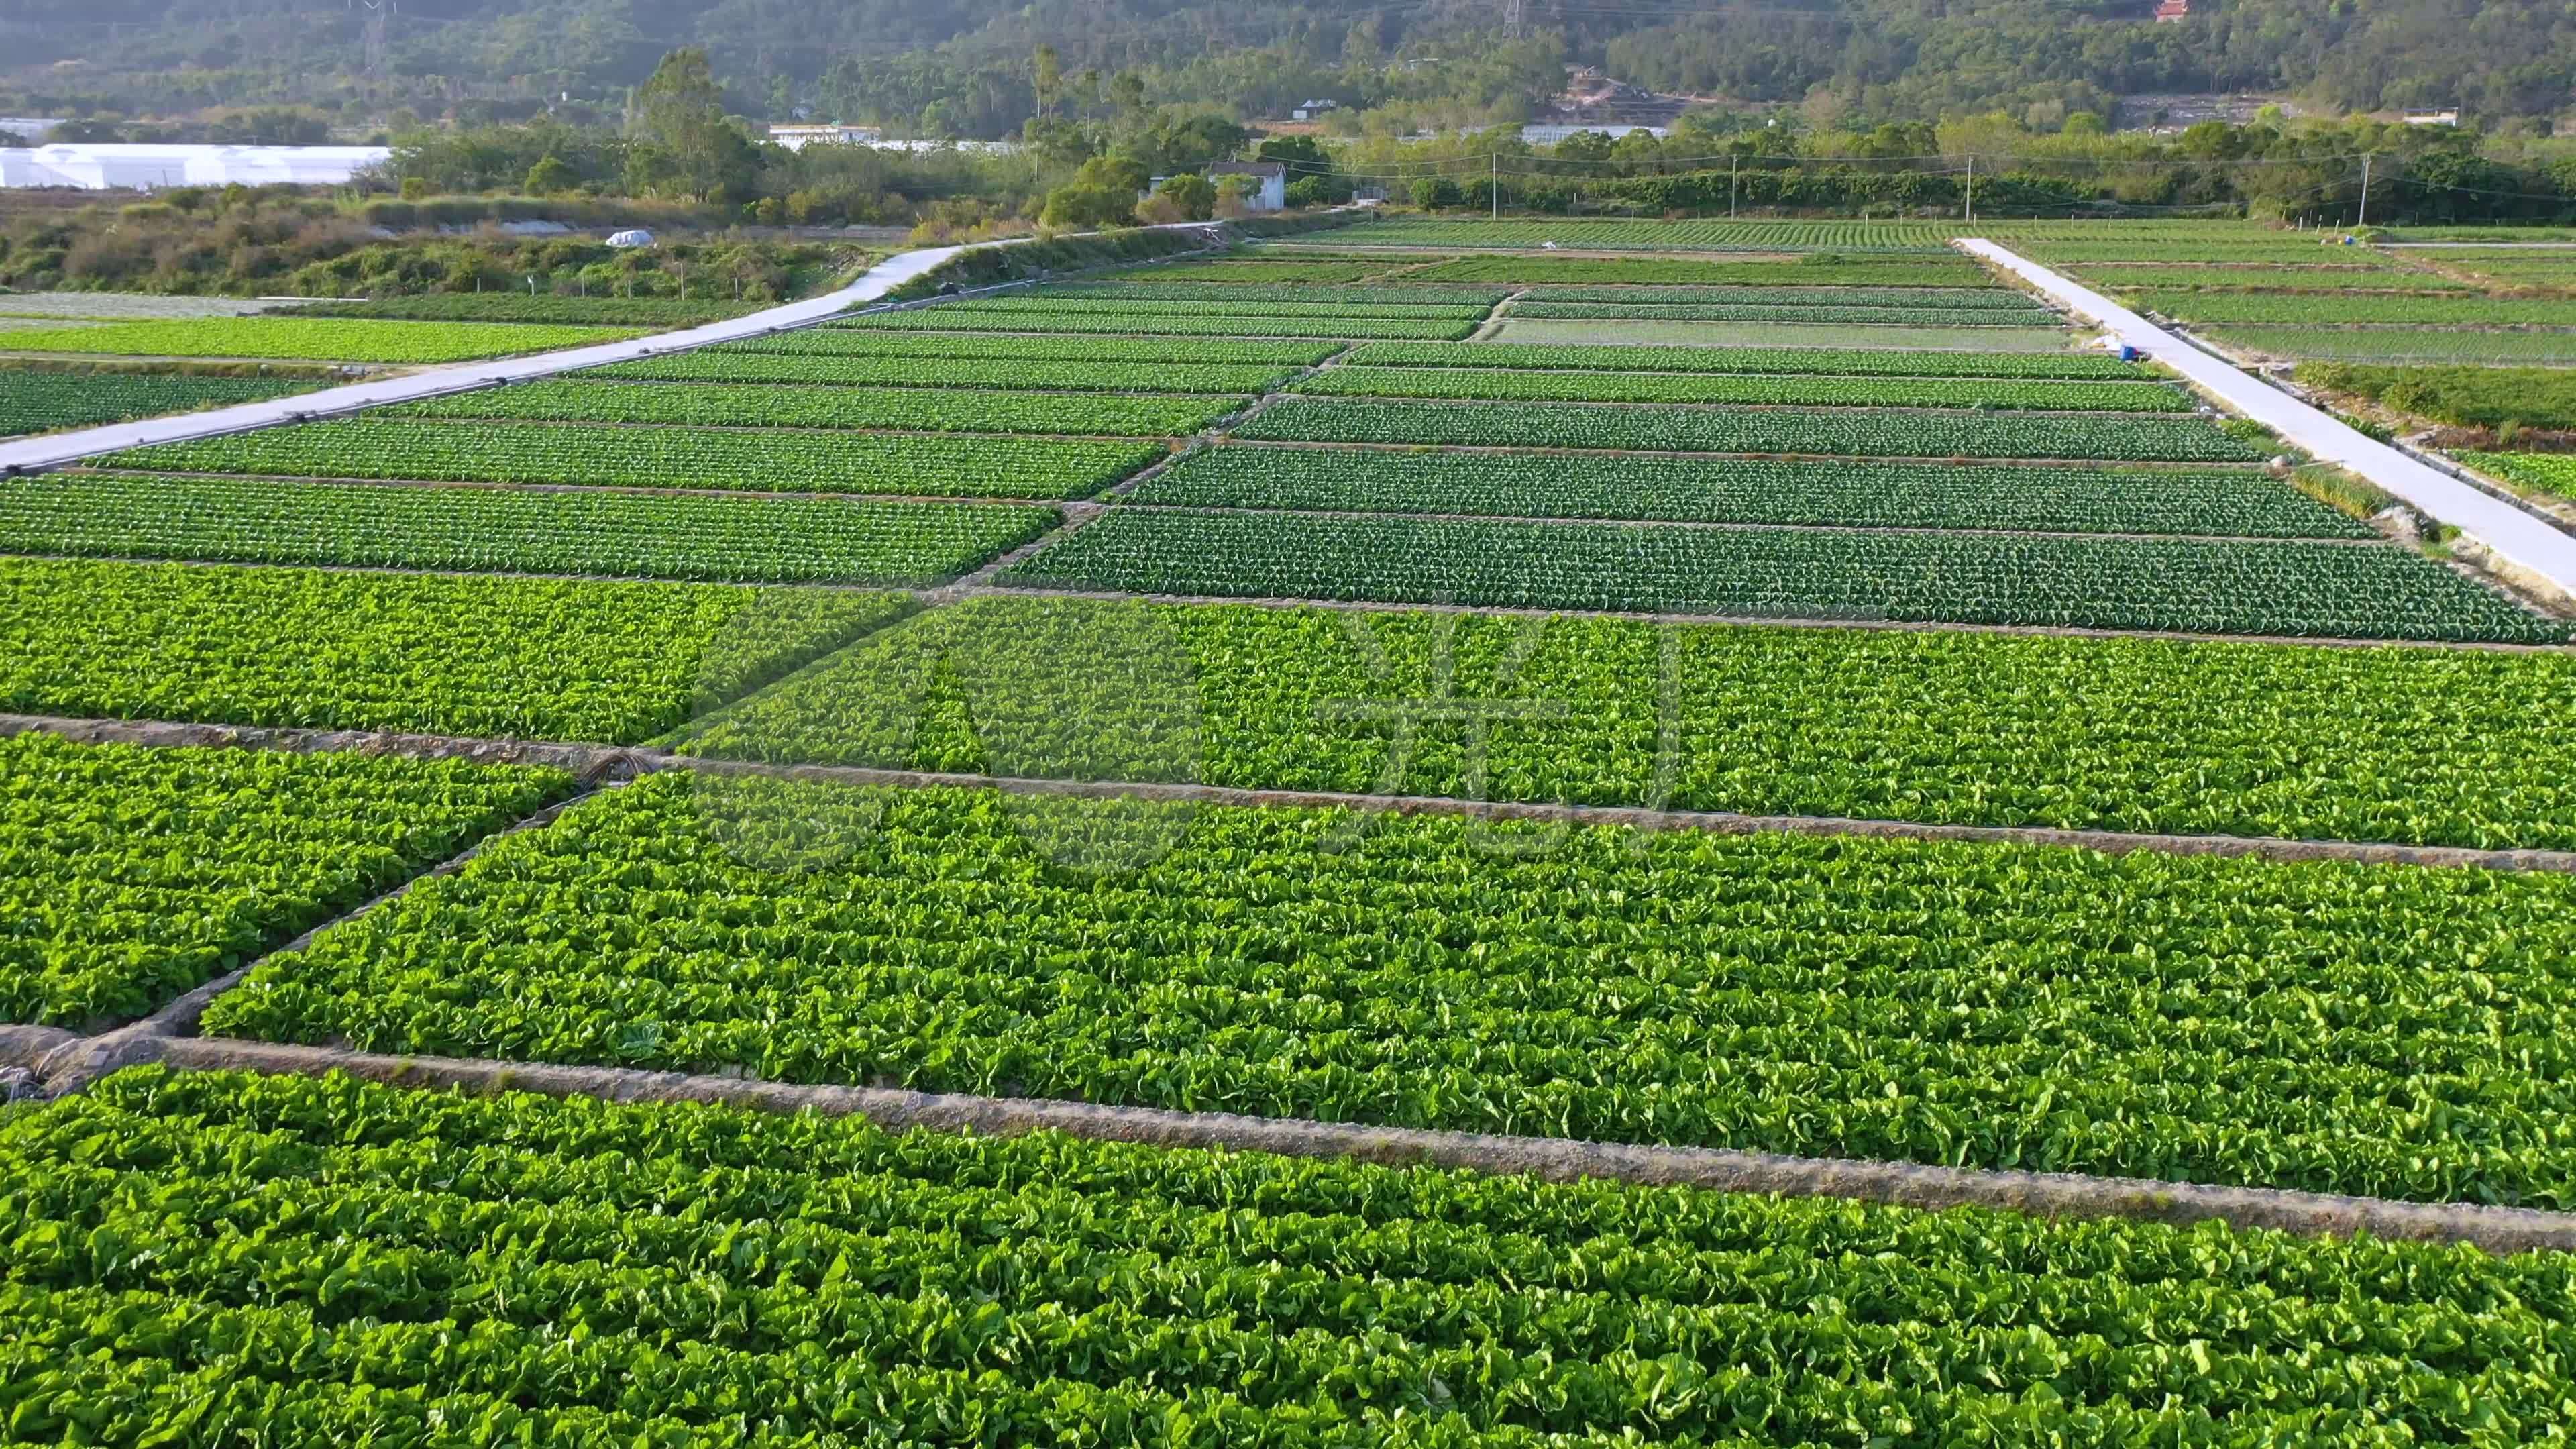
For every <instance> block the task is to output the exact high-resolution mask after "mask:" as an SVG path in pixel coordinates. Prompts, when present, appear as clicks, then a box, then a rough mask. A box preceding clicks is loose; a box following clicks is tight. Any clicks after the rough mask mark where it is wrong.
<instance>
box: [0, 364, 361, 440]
mask: <svg viewBox="0 0 2576 1449" xmlns="http://www.w3.org/2000/svg"><path fill="white" fill-rule="evenodd" d="M313 386H314V383H313V382H312V381H311V380H310V379H304V378H282V377H281V378H263V377H189V376H182V375H180V374H177V373H149V372H125V373H116V372H109V373H99V372H48V371H40V370H37V369H34V368H23V367H12V368H0V437H5V436H8V435H10V434H13V433H39V432H46V431H50V430H51V429H54V428H86V427H95V426H97V425H98V424H100V423H116V422H123V421H125V420H126V419H128V418H148V417H154V416H158V415H159V414H162V413H177V412H187V411H189V410H191V409H194V408H209V407H222V406H224V405H225V404H227V403H238V402H256V401H258V400H259V399H261V398H271V397H285V396H287V395H289V394H290V393H299V392H307V391H310V390H311V389H312V388H313Z"/></svg>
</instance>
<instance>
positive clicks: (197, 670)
mask: <svg viewBox="0 0 2576 1449" xmlns="http://www.w3.org/2000/svg"><path fill="white" fill-rule="evenodd" d="M0 604H5V605H6V607H5V609H0V646H5V647H0V711H8V712H17V713H25V714H55V715H64V714H68V715H87V716H96V717H104V718H111V719H160V720H190V721H204V722H208V723H217V724H259V725H302V726H312V727H317V728H325V729H377V730H409V731H423V732H428V733H437V734H460V735H507V736H515V737H518V738H522V739H540V740H603V741H610V742H619V743H623V742H631V741H635V740H640V739H644V738H647V737H649V736H652V735H655V734H658V733H660V732H662V731H664V730H667V729H670V728H671V727H673V726H675V725H677V724H679V723H681V722H682V721H684V720H686V719H687V718H689V716H690V714H691V712H692V711H693V710H696V709H699V708H703V707H706V706H709V705H713V704H716V703H721V702H722V701H724V700H726V699H730V698H732V697H733V696H735V695H737V694H739V693H742V692H744V691H746V690H748V689H750V688H752V687H754V686H756V685H759V684H761V683H765V682H767V681H768V680H770V679H772V678H775V677H776V676H778V675H779V674H782V673H784V672H786V671H787V670H789V669H792V668H794V667H796V666H797V665H799V664H802V663H804V662H805V661H806V660H808V659H811V658H813V657H815V656H817V655H819V654H822V653H825V652H827V651H829V650H831V649H833V648H835V647H837V646H838V645H840V644H843V643H846V642H847V641H848V640H850V639H852V638H854V637H856V636H858V635H859V634H861V633H864V632H865V631H867V630H868V629H871V628H873V627H876V626H877V625H879V624H882V623H885V622H886V621H888V620H890V619H892V618H895V617H897V616H899V615H900V614H902V613H903V612H904V611H905V609H906V608H908V607H909V604H908V601H907V600H905V599H904V597H903V596H901V595H897V594H862V593H847V592H817V591H806V590H767V591H764V590H755V589H748V588H733V587H725V586H720V585H713V584H658V583H606V582H592V581H586V580H584V581H574V580H552V579H512V578H492V577H475V576H463V577H452V576H445V575H435V574H388V573H354V572H353V573H338V572H325V571H320V570H312V569H223V568H198V567H192V566H188V565H183V564H130V563H111V562H96V563H85V562H71V561H55V560H43V559H5V558H0Z"/></svg>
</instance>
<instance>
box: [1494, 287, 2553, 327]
mask: <svg viewBox="0 0 2576 1449" xmlns="http://www.w3.org/2000/svg"><path fill="white" fill-rule="evenodd" d="M2136 300H2137V302H2138V304H2139V305H2142V306H2144V307H2147V308H2149V309H2151V310H2153V311H2157V312H2162V313H2164V314H2165V315H2167V316H2169V317H2179V318H2181V319H2183V320H2184V321H2186V322H2208V323H2214V324H2219V325H2225V324H2228V323H2239V322H2241V323H2251V324H2255V325H2267V324H2268V325H2296V326H2302V327H2321V326H2339V325H2354V326H2374V325H2375V326H2391V327H2395V326H2411V327H2576V299H2556V298H2546V297H2543V298H2532V297H2408V296H2402V295H2392V294H2387V293H2380V294H2361V293H2349V292H2348V293H2345V294H2342V295H2340V296H2332V297H2310V296H2270V295H2266V294H2264V293H2260V292H2142V293H2139V294H2138V295H2137V298H2136ZM1513 310H1514V311H1519V310H1520V308H1519V307H1518V306H1517V305H1515V306H1514V307H1513Z"/></svg>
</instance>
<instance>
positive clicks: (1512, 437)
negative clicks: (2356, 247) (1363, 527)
mask: <svg viewBox="0 0 2576 1449" xmlns="http://www.w3.org/2000/svg"><path fill="white" fill-rule="evenodd" d="M1234 435H1235V436H1237V437H1242V438H1260V439H1269V440H1276V441H1281V442H1300V443H1436V444H1447V445H1451V446H1470V447H1524V448H1604V449H1609V448H1628V449H1651V450H1656V451H1662V452H1673V453H1793V454H1818V455H1842V456H1848V457H1887V458H2070V459H2104V460H2136V461H2140V462H2171V463H2232V462H2250V461H2252V460H2254V459H2256V458H2259V457H2261V456H2262V454H2260V453H2258V452H2256V451H2255V450H2254V449H2252V448H2249V447H2247V446H2245V445H2244V444H2242V443H2240V442H2237V441H2236V440H2235V439H2234V438H2231V437H2229V436H2227V434H2225V433H2223V432H2220V431H2219V430H2218V429H2216V428H2214V427H2211V426H2210V425H2209V424H2207V423H2205V422H2201V421H2199V420H2198V419H2183V418H2111V417H2104V418H2047V417H1977V416H1970V415H1964V414H1959V413H1940V412H1905V411H1897V410H1888V411H1869V412H1863V411H1858V410H1854V409H1827V410H1819V411H1796V410H1792V409H1788V408H1779V409H1758V410H1757V409H1744V410H1719V409H1716V408H1705V409H1689V410H1685V409H1680V408H1670V409H1666V408H1640V407H1624V406H1613V405H1603V404H1581V403H1565V404H1551V405H1547V406H1541V407H1526V406H1521V405H1518V404H1506V403H1412V402H1342V401H1326V400H1323V399H1320V398H1290V399H1288V400H1286V401H1284V402H1281V403H1279V404H1278V405H1277V406H1274V407H1272V408H1270V409H1269V410H1268V411H1266V412H1263V413H1261V414H1259V415H1258V416H1255V417H1253V418H1252V419H1250V420H1249V421H1247V422H1245V423H1244V424H1243V425H1242V426H1241V427H1239V428H1236V429H1235V430H1234Z"/></svg>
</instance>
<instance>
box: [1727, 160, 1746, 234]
mask: <svg viewBox="0 0 2576 1449" xmlns="http://www.w3.org/2000/svg"><path fill="white" fill-rule="evenodd" d="M1741 159H1742V158H1741V157H1737V156H1733V155H1730V156H1728V157H1727V158H1726V219H1727V220H1728V221H1733V220H1735V165H1736V162H1737V161H1739V160H1741Z"/></svg>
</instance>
